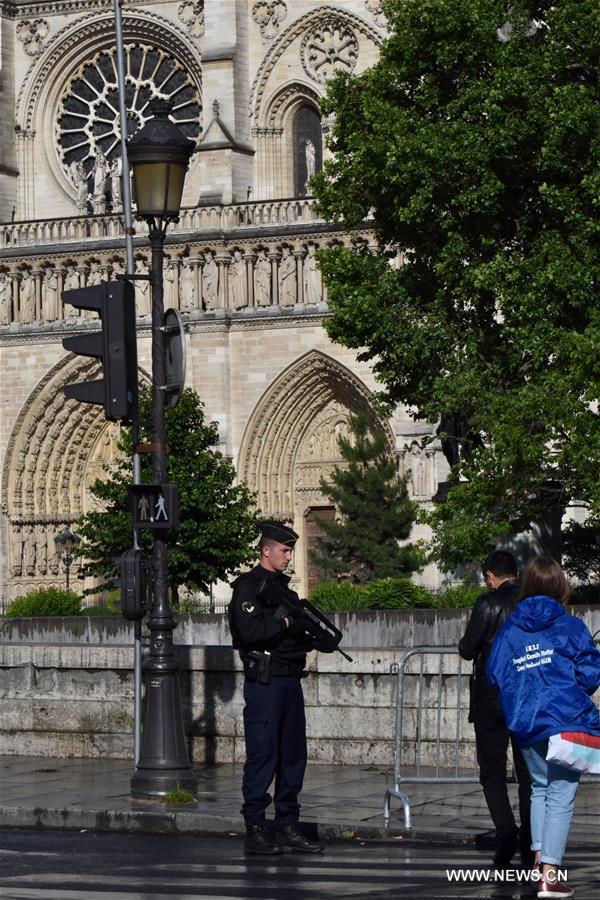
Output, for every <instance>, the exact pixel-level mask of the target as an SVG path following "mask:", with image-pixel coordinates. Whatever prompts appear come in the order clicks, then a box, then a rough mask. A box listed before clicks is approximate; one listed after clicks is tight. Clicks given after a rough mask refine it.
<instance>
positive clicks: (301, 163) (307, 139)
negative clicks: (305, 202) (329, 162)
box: [294, 104, 323, 197]
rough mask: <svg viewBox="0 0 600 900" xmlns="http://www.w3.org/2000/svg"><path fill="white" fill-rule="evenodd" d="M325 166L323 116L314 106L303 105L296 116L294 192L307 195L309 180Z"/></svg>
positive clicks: (299, 195) (300, 195) (303, 195)
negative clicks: (322, 130) (322, 131)
mask: <svg viewBox="0 0 600 900" xmlns="http://www.w3.org/2000/svg"><path fill="white" fill-rule="evenodd" d="M322 168H323V143H322V135H321V116H320V115H319V113H318V112H317V110H316V109H315V107H314V106H309V105H308V104H306V105H304V106H301V107H300V109H299V110H298V112H297V113H296V115H295V116H294V194H295V196H296V197H306V196H307V194H309V193H310V191H309V189H308V187H307V182H308V181H309V179H310V178H312V176H313V175H314V174H315V172H320V171H321V169H322Z"/></svg>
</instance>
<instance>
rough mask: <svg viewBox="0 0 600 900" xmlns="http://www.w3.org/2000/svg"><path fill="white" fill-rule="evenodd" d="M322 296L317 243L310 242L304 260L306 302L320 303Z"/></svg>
mask: <svg viewBox="0 0 600 900" xmlns="http://www.w3.org/2000/svg"><path fill="white" fill-rule="evenodd" d="M322 297H323V294H322V290H321V273H320V272H319V270H318V268H317V258H316V256H315V245H314V244H309V245H308V250H307V253H306V259H305V260H304V302H305V303H320V302H321V300H322Z"/></svg>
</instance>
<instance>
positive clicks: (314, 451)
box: [238, 350, 394, 590]
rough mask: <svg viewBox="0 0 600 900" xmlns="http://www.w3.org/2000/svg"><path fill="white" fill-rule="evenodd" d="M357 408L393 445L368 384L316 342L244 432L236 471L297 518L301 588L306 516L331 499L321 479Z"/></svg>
mask: <svg viewBox="0 0 600 900" xmlns="http://www.w3.org/2000/svg"><path fill="white" fill-rule="evenodd" d="M359 412H366V413H367V414H368V415H369V416H370V417H371V418H372V419H373V425H374V426H375V425H377V426H378V427H381V428H383V429H384V430H385V432H386V433H387V435H388V440H389V445H390V451H391V452H393V448H394V435H393V432H392V429H391V428H390V426H389V423H388V422H385V421H382V420H381V419H380V418H379V417H378V416H377V415H376V414H375V412H374V410H373V405H372V395H371V392H370V391H369V389H368V388H367V387H366V386H365V385H364V384H363V382H362V381H361V380H360V379H359V378H357V376H356V375H354V374H353V373H352V372H351V371H350V370H349V369H347V368H346V367H345V366H344V365H342V364H341V363H339V362H338V361H337V360H335V359H333V358H332V357H330V356H328V355H326V354H325V353H322V352H320V351H318V350H312V351H310V352H309V353H306V354H305V355H304V356H302V357H301V358H300V359H298V360H296V362H294V363H293V364H292V365H291V366H289V367H288V368H287V369H286V370H285V371H284V372H282V373H281V374H280V375H279V376H278V378H276V379H275V381H274V382H273V383H272V384H271V386H270V387H269V388H268V389H267V390H266V392H265V393H264V394H263V396H262V398H261V399H260V400H259V402H258V404H257V406H256V408H255V410H254V413H253V415H252V417H251V419H250V421H249V422H248V425H247V427H246V431H245V433H244V437H243V439H242V444H241V447H240V453H239V463H238V473H239V477H240V478H241V479H244V480H245V481H246V482H247V483H248V485H249V486H250V488H251V489H252V490H253V491H256V493H257V495H258V507H259V509H260V510H261V512H262V513H263V514H264V515H265V516H268V517H270V518H276V519H282V520H285V521H288V522H291V523H293V527H294V528H295V529H296V531H298V533H299V534H300V541H299V542H298V547H297V551H296V575H297V577H298V578H299V585H298V586H299V588H300V590H304V589H305V587H306V579H307V561H306V535H305V518H306V515H307V514H308V513H309V511H310V510H311V509H312V508H314V507H320V506H327V505H328V504H329V501H328V499H327V498H326V497H325V496H324V495H323V492H322V491H321V488H320V486H319V484H320V480H321V478H323V477H325V478H326V477H327V476H328V475H329V474H330V473H331V470H332V469H333V467H334V466H335V465H336V464H339V463H340V462H342V460H341V457H340V454H339V448H338V443H337V438H338V436H339V435H340V434H344V435H347V433H348V416H349V415H350V414H357V413H359Z"/></svg>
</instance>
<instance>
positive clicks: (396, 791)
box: [383, 647, 479, 830]
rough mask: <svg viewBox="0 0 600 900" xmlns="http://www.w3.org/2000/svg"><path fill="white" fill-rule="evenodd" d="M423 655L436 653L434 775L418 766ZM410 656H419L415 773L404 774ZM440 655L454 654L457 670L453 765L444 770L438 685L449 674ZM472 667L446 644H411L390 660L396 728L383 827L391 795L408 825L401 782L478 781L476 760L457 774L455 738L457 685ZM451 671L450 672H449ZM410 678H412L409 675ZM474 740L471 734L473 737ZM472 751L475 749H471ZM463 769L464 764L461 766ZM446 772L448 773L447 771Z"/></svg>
mask: <svg viewBox="0 0 600 900" xmlns="http://www.w3.org/2000/svg"><path fill="white" fill-rule="evenodd" d="M427 655H436V656H439V664H438V671H437V673H436V675H435V676H434V677H435V678H436V679H437V693H434V696H435V698H436V704H435V705H434V706H433V707H431V708H433V709H436V712H437V717H436V729H435V750H434V754H435V765H434V767H433V768H434V774H433V775H422V774H421V769H422V768H425V767H424V766H423V765H422V763H421V750H422V744H423V728H422V719H423V693H424V677H425V673H424V671H423V668H424V662H425V656H427ZM413 656H420V657H421V660H420V669H419V672H418V675H417V677H418V679H419V680H418V687H417V704H416V707H415V709H416V729H415V736H414V741H415V753H414V760H415V762H414V766H415V773H414V774H412V773H411V774H407V773H406V772H403V770H402V739H403V737H405V735H404V731H403V717H404V699H405V684H404V676H405V667H406V664H407V662H408V661H409V660H410V659H412V657H413ZM444 656H452V657H456V659H457V660H458V671H457V673H456V677H457V683H456V726H455V731H454V740H453V742H452V743H453V745H454V766H453V768H452V769H450V770H448V768H445V769H442V768H441V766H440V755H441V746H440V745H441V733H440V732H441V723H442V688H443V676H444V674H446V675H448V674H451V673H444V669H443V657H444ZM463 666H468V672H466V671H463ZM471 670H472V663H470V662H469V663H465V662H464V660H463V659H462V658H461V657H460V656H459V655H458V650H457V649H455V648H450V647H414V648H413V649H412V650H409V651H408V652H407V653H405V654H404V656H403V657H402V658H401V659H400V661H399V662H397V663H394V664H393V666H392V667H391V673H392V674H395V675H396V679H397V688H396V729H395V738H394V785H393V787H389V788H387V790H386V792H385V802H384V807H383V817H384V821H385V825H386V827H387V826H388V825H389V820H390V800H391V798H392V797H396V798H397V799H398V800H400V801H401V802H402V806H403V808H404V826H405V828H406V829H407V830H408V829H410V827H411V818H410V800H409V798H408V796H407V795H406V794H405V793H404V791H403V790H402V785H403V784H407V783H409V782H412V783H416V782H420V783H422V784H434V783H435V784H444V783H445V784H473V783H478V782H479V774H478V766H477V761H476V759H475V762H474V765H473V773H472V774H471V775H464V774H460V773H459V768H460V767H459V741H460V736H461V735H460V720H461V710H462V706H461V688H462V685H463V681H464V680H467V679H468V677H469V675H470V673H471ZM452 674H454V673H452ZM410 677H415V676H414V675H412V674H411V676H410ZM473 739H474V736H473ZM473 752H474V753H475V749H474V751H473ZM463 768H464V767H463ZM449 771H450V774H448V773H449Z"/></svg>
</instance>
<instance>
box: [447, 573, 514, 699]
mask: <svg viewBox="0 0 600 900" xmlns="http://www.w3.org/2000/svg"><path fill="white" fill-rule="evenodd" d="M518 592H519V585H518V583H517V582H516V581H505V582H504V584H502V585H500V587H499V588H498V589H497V590H495V591H490V592H489V593H487V594H484V595H483V597H480V598H479V599H478V600H477V601H476V603H475V606H474V607H473V610H472V612H471V617H470V619H469V622H468V624H467V630H466V631H465V633H464V635H463V637H462V638H461V640H460V642H459V645H458V652H459V653H460V655H461V656H462V658H463V659H472V660H473V683H472V692H471V705H473V704H476V703H481V702H492V703H497V704H498V705H499V703H500V700H499V695H498V689H497V688H495V687H492V685H491V684H489V683H488V680H487V678H486V675H485V669H486V665H487V660H488V656H489V655H490V650H491V649H492V644H493V643H494V639H495V637H496V634H497V632H498V629H499V628H500V626H501V625H503V624H504V622H505V621H506V619H507V618H508V616H509V615H510V614H511V612H512V611H513V609H514V608H515V606H516V601H517V594H518Z"/></svg>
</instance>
